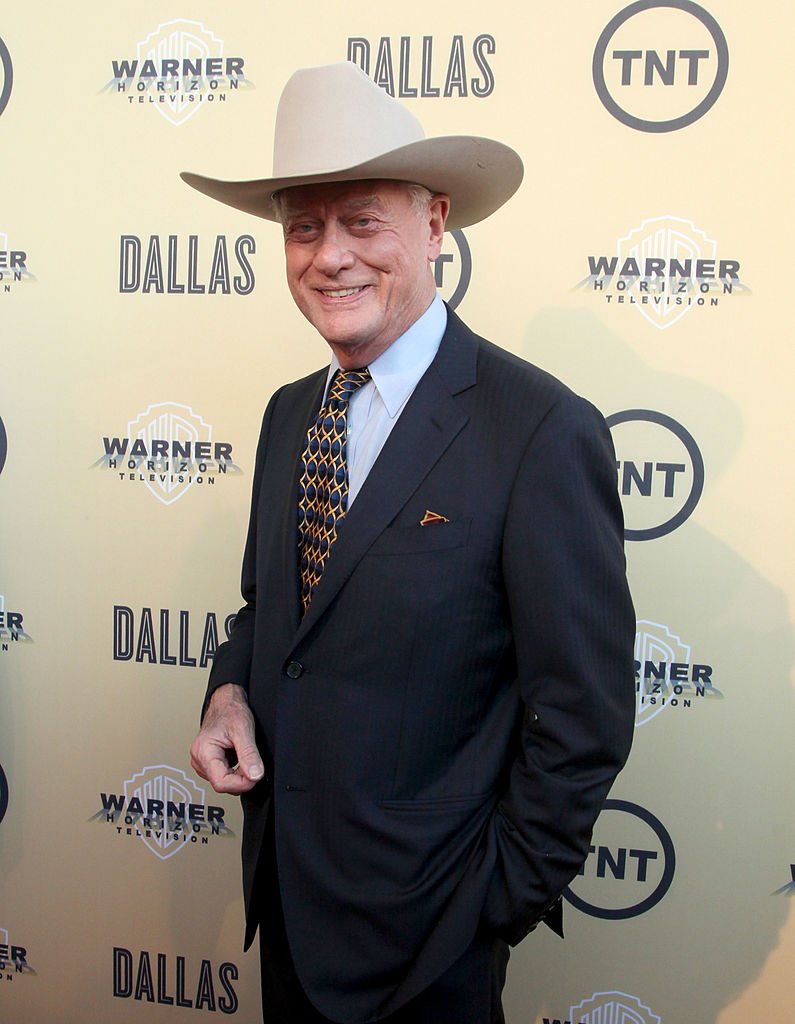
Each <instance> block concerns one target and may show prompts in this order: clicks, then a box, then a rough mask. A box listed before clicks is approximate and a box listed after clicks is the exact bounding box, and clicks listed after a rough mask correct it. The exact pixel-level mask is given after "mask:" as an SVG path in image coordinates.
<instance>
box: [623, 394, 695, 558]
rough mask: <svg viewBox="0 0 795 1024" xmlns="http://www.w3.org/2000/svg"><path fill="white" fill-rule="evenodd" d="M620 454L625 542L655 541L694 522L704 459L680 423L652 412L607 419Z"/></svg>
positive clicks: (634, 411) (635, 411)
mask: <svg viewBox="0 0 795 1024" xmlns="http://www.w3.org/2000/svg"><path fill="white" fill-rule="evenodd" d="M607 425H608V427H610V431H611V433H612V435H613V443H614V445H615V449H616V470H617V472H618V490H619V494H620V495H621V503H622V505H623V508H624V521H625V524H626V526H625V530H624V536H625V537H626V538H627V540H654V539H655V538H657V537H664V536H665V535H666V534H668V533H672V532H673V531H674V530H676V529H677V528H678V527H680V526H681V525H682V523H684V522H685V520H686V519H688V518H689V517H690V515H691V514H692V513H693V510H694V509H695V507H696V505H697V504H698V502H699V499H700V498H701V492H702V491H703V489H704V459H703V458H702V455H701V452H700V450H699V448H698V445H697V444H696V442H695V440H694V438H693V436H692V435H691V434H690V433H689V432H688V431H687V430H685V428H684V427H683V426H682V424H681V423H677V422H676V420H674V419H672V418H671V417H670V416H666V415H665V414H664V413H661V412H656V411H654V410H651V409H628V410H626V411H625V412H618V413H614V414H613V415H612V416H608V417H607Z"/></svg>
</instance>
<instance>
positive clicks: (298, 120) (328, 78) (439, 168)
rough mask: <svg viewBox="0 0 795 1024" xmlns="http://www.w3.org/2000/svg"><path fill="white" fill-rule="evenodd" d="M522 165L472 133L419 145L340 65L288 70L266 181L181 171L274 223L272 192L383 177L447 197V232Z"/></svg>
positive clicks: (403, 121)
mask: <svg viewBox="0 0 795 1024" xmlns="http://www.w3.org/2000/svg"><path fill="white" fill-rule="evenodd" d="M523 173H524V170H523V167H522V161H521V159H520V158H519V156H518V154H517V153H515V152H514V151H513V150H512V149H510V147H508V146H504V145H503V144H502V143H501V142H495V141H493V140H492V139H483V138H478V137H477V136H474V135H448V136H442V137H440V138H435V139H426V138H425V133H424V132H423V130H422V125H421V124H420V123H419V121H418V120H417V118H416V117H414V115H413V114H411V113H409V111H408V110H407V109H406V108H405V107H404V106H403V105H402V104H400V103H398V102H397V101H396V100H394V99H392V97H391V96H389V95H388V94H387V93H386V92H384V90H383V89H382V88H381V87H380V86H378V85H376V84H375V83H374V82H373V81H371V80H370V79H369V78H368V77H367V75H365V74H364V72H363V71H361V70H360V69H359V68H358V67H357V65H356V64H353V63H351V62H350V61H342V62H340V63H339V64H329V65H326V66H325V67H318V68H303V69H301V70H300V71H296V72H295V74H294V75H293V76H292V77H291V78H290V80H289V81H288V82H287V84H286V85H285V87H284V91H283V92H282V96H281V99H280V100H279V109H278V111H277V113H276V129H275V133H274V143H273V177H271V178H262V179H259V180H256V181H219V180H218V179H216V178H205V177H203V176H202V175H200V174H190V173H188V172H183V173H182V175H181V177H182V179H183V181H186V182H187V183H188V185H191V186H192V187H193V188H195V189H198V190H199V192H203V193H204V194H205V195H208V196H211V197H212V198H213V199H218V200H219V201H220V202H222V203H226V204H227V205H228V206H234V207H236V209H238V210H244V211H245V212H246V213H253V214H255V215H256V216H258V217H265V218H266V219H267V220H274V221H275V220H278V219H279V216H278V212H277V209H276V206H275V204H274V202H273V195H274V193H275V192H278V191H279V190H280V189H284V188H291V187H292V186H295V185H314V184H319V183H321V182H332V181H356V180H359V179H364V178H388V179H392V180H394V181H408V182H414V183H416V184H419V185H424V186H425V187H426V188H428V189H430V190H431V192H445V193H447V195H449V196H450V215H449V217H448V220H447V228H448V230H449V229H451V228H463V227H467V226H468V225H470V224H476V223H477V222H478V221H480V220H483V219H484V218H485V217H488V216H489V215H490V214H492V213H494V211H495V210H498V209H499V208H500V207H501V206H502V204H503V203H505V202H506V201H507V200H508V199H510V197H511V196H512V195H513V194H514V192H515V191H516V190H517V188H518V187H519V185H520V183H521V181H522V175H523Z"/></svg>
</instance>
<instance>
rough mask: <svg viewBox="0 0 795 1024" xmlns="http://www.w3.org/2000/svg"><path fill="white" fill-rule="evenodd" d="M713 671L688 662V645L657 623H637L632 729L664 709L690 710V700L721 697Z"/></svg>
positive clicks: (710, 667)
mask: <svg viewBox="0 0 795 1024" xmlns="http://www.w3.org/2000/svg"><path fill="white" fill-rule="evenodd" d="M712 675H713V668H712V666H711V665H704V664H701V663H699V662H691V661H690V645H689V644H686V643H683V641H682V640H681V639H680V638H679V637H678V636H676V635H675V634H674V633H672V632H671V631H670V630H669V629H668V627H667V626H664V625H663V624H662V623H659V622H648V621H647V620H646V619H639V620H638V624H637V632H636V633H635V727H636V728H639V727H640V726H641V725H646V724H647V723H648V722H650V721H651V720H652V718H655V717H656V716H657V715H659V714H660V712H661V711H665V710H666V709H667V708H683V709H684V708H690V707H692V706H693V698H701V697H718V698H720V697H723V694H722V693H721V691H720V690H718V689H717V688H716V687H715V686H714V685H713V682H712Z"/></svg>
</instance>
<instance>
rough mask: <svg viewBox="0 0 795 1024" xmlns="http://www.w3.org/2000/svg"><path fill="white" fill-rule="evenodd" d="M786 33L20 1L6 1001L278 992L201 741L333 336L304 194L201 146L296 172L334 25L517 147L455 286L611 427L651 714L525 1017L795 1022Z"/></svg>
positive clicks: (6, 174) (4, 877)
mask: <svg viewBox="0 0 795 1024" xmlns="http://www.w3.org/2000/svg"><path fill="white" fill-rule="evenodd" d="M794 30H795V17H794V16H793V13H792V11H791V10H790V9H789V8H786V9H785V8H784V6H780V5H776V4H772V3H767V4H766V3H761V4H747V3H741V2H740V0H706V6H702V5H700V4H697V3H693V2H690V0H669V2H667V3H665V2H654V0H639V2H634V3H630V4H628V5H627V4H625V3H624V2H623V0H595V2H592V3H587V4H586V3H580V4H564V5H561V4H550V3H541V2H530V3H523V4H519V3H496V4H491V5H474V4H462V3H458V2H454V0H437V2H436V3H434V4H431V5H428V4H423V3H418V2H414V0H411V2H408V3H407V4H405V5H403V7H402V9H398V8H394V9H388V7H387V6H386V5H374V4H372V3H365V2H362V0H352V2H351V3H347V4H345V5H344V6H343V7H342V8H340V9H335V10H334V11H333V12H330V11H329V9H328V7H327V5H324V4H321V3H319V2H317V0H305V2H304V3H302V4H298V5H296V4H292V5H290V4H280V3H275V2H273V3H272V2H258V0H239V2H237V3H235V4H225V3H222V2H220V0H218V2H209V0H208V2H198V0H190V2H189V0H168V2H162V3H157V4H147V3H143V4H129V5H108V4H104V3H99V2H95V0H88V2H83V3H81V4H78V5H68V4H63V5H55V4H52V5H45V4H36V3H33V4H27V5H6V6H5V7H4V8H3V10H2V12H0V340H1V345H0V502H2V547H1V548H0V674H1V675H2V678H1V679H0V700H1V702H2V703H1V705H0V706H1V707H2V714H1V715H0V819H2V820H1V821H0V867H1V870H0V1020H2V1021H8V1022H9V1024H45V1022H46V1024H85V1022H87V1021H96V1022H105V1021H123V1022H127V1021H129V1022H141V1024H160V1022H164V1024H166V1022H176V1021H179V1020H192V1021H200V1020H202V1019H210V1018H212V1017H213V1016H214V1017H215V1018H216V1019H217V1018H218V1016H219V1015H227V1016H229V1017H231V1018H235V1019H237V1020H240V1021H245V1022H253V1021H256V1020H257V1019H258V1013H259V994H258V965H257V960H256V953H255V952H252V953H250V954H247V955H245V956H244V955H243V953H242V952H241V944H242V904H241V898H240V883H239V836H240V826H241V817H240V812H239V808H238V806H237V804H236V801H235V800H233V799H231V798H226V797H221V796H218V795H216V794H214V793H213V792H212V791H211V790H210V788H209V787H208V786H207V785H206V784H205V783H204V782H203V781H202V780H200V779H199V778H198V777H196V776H195V775H194V774H193V772H192V771H191V769H190V764H189V757H188V747H189V744H190V742H191V739H192V737H193V735H194V733H195V730H196V727H197V723H198V714H199V708H200V704H201V698H202V694H203V690H204V686H205V681H206V676H207V669H208V666H209V664H210V662H211V660H212V658H213V654H214V652H215V650H216V649H217V646H218V644H219V643H221V642H222V641H223V639H224V638H225V636H226V635H227V633H228V631H229V629H230V624H231V619H232V616H233V615H234V613H235V611H236V609H237V607H238V604H239V597H238V592H237V586H238V578H239V563H240V556H241V553H242V544H243V538H244V532H245V528H246V522H247V508H248V501H249V495H250V488H251V477H252V468H253V461H254V450H255V443H256V438H257V434H258V429H259V422H260V417H261V413H262V410H263V408H264V406H265V403H266V401H267V399H268V397H269V396H270V394H271V393H272V391H273V390H274V389H275V388H276V387H277V386H279V385H280V384H282V383H283V382H285V381H287V380H292V379H296V378H297V377H299V376H302V375H303V374H305V373H307V372H309V371H310V370H312V369H314V368H316V367H318V366H320V365H322V364H324V363H325V362H326V361H327V352H326V350H325V346H324V344H323V342H322V341H321V340H320V339H319V338H318V337H317V336H316V335H315V334H314V332H313V330H312V328H311V327H310V326H309V325H308V324H307V323H306V322H305V321H304V320H303V318H302V317H301V316H300V314H299V313H298V312H297V310H296V309H295V308H294V307H293V304H292V300H291V299H290V297H289V295H288V292H287V288H286V286H285V283H284V275H283V267H282V255H281V242H280V231H279V228H278V227H277V226H275V225H273V224H270V223H268V222H265V221H261V220H258V219H256V218H252V217H247V216H245V215H244V214H241V213H238V212H237V211H234V210H231V209H229V208H226V207H224V206H222V205H220V204H217V203H213V202H211V201H210V200H207V199H205V198H204V197H202V196H200V195H199V194H198V193H195V192H193V191H192V190H190V189H188V188H187V187H186V186H185V185H184V184H183V183H182V182H181V181H180V179H179V177H178V175H179V172H180V171H181V170H193V171H198V172H200V173H206V174H209V175H212V176H217V177H225V178H240V179H245V178H254V177H261V176H263V175H266V174H268V173H269V171H270V166H271V164H270V147H271V139H272V130H273V123H274V116H275V109H276V102H277V99H278V96H279V93H280V91H281V88H282V85H283V84H284V82H285V81H286V79H287V78H288V76H289V75H290V74H291V73H292V72H293V71H294V70H295V69H296V68H298V67H302V66H306V65H312V64H325V63H332V62H334V61H337V60H342V59H346V58H348V59H351V60H353V61H355V62H356V63H357V64H358V65H360V67H362V69H363V70H364V71H365V72H367V73H368V74H369V75H370V76H371V77H372V78H373V79H374V80H375V81H376V82H377V83H378V84H379V85H380V86H381V87H382V88H384V89H385V90H387V91H388V92H389V93H390V94H392V95H394V96H397V97H399V98H401V99H402V100H403V102H405V103H406V105H407V106H409V107H410V109H411V110H412V111H414V112H415V113H416V114H417V116H418V117H419V118H420V119H421V120H422V122H423V124H424V126H425V128H426V131H427V133H428V134H429V135H441V134H455V133H474V134H483V135H489V136H492V137H495V138H498V139H501V140H503V141H505V142H507V143H508V144H510V145H512V146H513V147H514V148H515V149H516V150H518V152H519V153H520V154H521V156H522V158H523V160H524V162H525V165H526V178H525V182H524V185H523V186H522V188H521V190H520V192H519V193H518V194H517V196H516V197H515V198H514V199H513V200H512V201H511V202H510V203H508V205H507V206H505V207H504V208H503V209H502V210H501V211H500V212H499V213H497V214H496V215H495V216H493V217H492V218H490V219H489V220H487V221H486V222H484V223H482V224H480V225H477V226H475V227H473V228H470V229H467V230H466V231H465V232H461V231H454V232H452V233H451V234H449V235H448V236H447V243H446V247H445V249H444V252H443V253H442V255H441V256H440V258H439V260H438V261H437V263H436V268H435V270H436V279H437V284H438V287H439V289H440V290H441V292H442V294H443V296H444V297H445V298H446V299H447V300H448V302H450V303H451V305H452V306H453V307H455V308H456V309H457V310H458V312H459V314H460V315H462V316H463V317H464V319H465V320H466V321H467V322H468V323H469V324H470V326H472V327H473V328H474V329H475V330H477V331H478V332H479V333H481V334H484V335H486V336H487V337H489V338H492V339H493V340H494V341H496V342H498V343H499V344H501V345H503V346H504V347H505V348H507V349H510V350H511V351H513V352H516V353H518V354H519V355H521V356H523V357H525V358H527V359H529V360H531V361H533V362H535V363H538V364H540V365H541V366H543V367H545V368H546V369H548V370H550V371H552V372H553V373H555V374H556V375H558V376H560V377H561V378H562V379H564V380H565V381H566V382H567V383H568V384H569V385H570V386H572V387H573V388H574V389H575V390H577V391H579V392H580V393H581V394H584V395H585V396H587V397H588V398H590V399H591V400H592V401H594V402H595V403H596V404H597V405H598V406H599V407H600V409H601V410H602V411H603V412H604V414H605V416H606V418H607V420H608V423H609V424H610V427H611V430H612V433H613V437H614V440H615V446H616V460H617V461H616V470H617V486H618V488H619V490H620V493H621V496H622V501H623V505H624V512H625V517H626V538H627V558H628V566H629V575H630V580H631V584H632V589H633V593H634V597H635V602H636V609H637V617H638V627H637V639H636V652H635V656H636V675H637V693H636V704H637V728H636V737H635V745H634V750H633V753H632V756H631V759H630V762H629V765H628V767H627V768H626V770H625V771H624V773H623V774H622V775H621V776H620V777H619V779H618V781H617V783H616V785H615V786H614V789H613V791H612V793H611V798H610V800H609V802H608V804H607V806H606V808H605V810H604V812H603V814H602V816H601V818H600V819H599V822H598V824H597V827H596V830H595V833H594V837H593V844H592V847H591V854H590V856H589V857H588V860H587V862H586V863H585V866H584V868H583V870H582V872H581V873H580V874H579V875H578V876H577V877H576V878H575V879H574V880H573V882H572V884H571V886H570V888H569V889H568V890H567V892H566V907H565V916H566V930H567V938H566V940H565V941H564V942H561V941H560V940H559V939H557V938H556V937H555V936H554V935H552V933H550V932H547V931H546V930H541V931H539V932H536V933H533V934H532V935H531V936H530V937H528V939H527V940H526V941H525V942H524V943H522V944H521V945H520V946H519V947H518V948H517V949H516V950H514V952H513V955H512V958H511V965H510V969H509V980H508V986H507V990H506V1008H507V1017H508V1021H509V1024H542V1022H550V1024H551V1022H559V1024H564V1022H571V1024H579V1022H584V1024H619V1022H621V1024H627V1022H632V1024H662V1022H665V1024H684V1022H687V1024H713V1022H715V1024H740V1022H747V1021H750V1020H753V1021H754V1022H763V1024H783V1022H786V1021H790V1020H791V1019H792V1013H793V996H794V995H795V993H794V992H793V975H792V960H793V955H795V921H793V913H792V911H793V907H795V904H793V902H792V901H791V900H790V899H789V897H790V896H791V895H792V893H793V891H795V813H794V812H795V806H794V804H795V798H794V797H793V786H792V776H793V754H792V747H793V744H792V738H791V733H792V726H793V710H794V709H795V700H794V699H793V686H792V662H793V625H792V613H791V604H792V600H793V597H795V573H794V572H793V555H792V547H791V544H790V543H789V541H788V534H789V532H790V527H791V521H792V514H793V490H794V488H793V470H792V459H791V450H792V400H791V397H790V386H791V385H790V381H791V377H792V374H793V369H795V361H794V360H793V354H792V346H791V336H792V327H791V323H792V305H791V295H790V288H789V285H788V281H787V278H788V274H789V272H790V266H791V252H790V249H791V239H792V231H793V223H792V200H791V195H792V172H791V165H792V158H793V133H792V113H791V111H792V85H791V81H792V74H791V60H790V55H789V50H790V48H791V43H790V40H791V39H792V37H793V31H794ZM153 801H154V803H153ZM266 1020H267V1018H266Z"/></svg>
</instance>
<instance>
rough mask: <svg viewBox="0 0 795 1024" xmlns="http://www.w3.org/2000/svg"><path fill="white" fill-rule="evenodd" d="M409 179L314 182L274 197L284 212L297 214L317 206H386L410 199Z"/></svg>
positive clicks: (278, 193)
mask: <svg viewBox="0 0 795 1024" xmlns="http://www.w3.org/2000/svg"><path fill="white" fill-rule="evenodd" d="M410 188H411V185H410V183H409V182H403V181H389V180H383V179H379V178H373V179H370V178H367V179H363V180H356V181H333V182H322V183H320V184H315V185H294V186H292V187H291V188H285V189H282V190H281V191H279V192H277V193H276V194H275V196H274V198H275V199H276V201H277V203H278V205H279V207H280V209H281V211H282V214H283V215H285V214H290V215H292V214H295V213H300V212H301V211H303V210H306V209H309V208H312V207H317V206H329V205H334V206H345V207H350V208H353V209H356V208H357V207H364V206H373V205H375V206H379V205H380V206H385V205H387V204H389V203H391V202H394V201H395V200H396V199H400V198H405V199H406V200H408V199H409V190H410Z"/></svg>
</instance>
